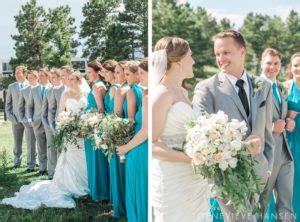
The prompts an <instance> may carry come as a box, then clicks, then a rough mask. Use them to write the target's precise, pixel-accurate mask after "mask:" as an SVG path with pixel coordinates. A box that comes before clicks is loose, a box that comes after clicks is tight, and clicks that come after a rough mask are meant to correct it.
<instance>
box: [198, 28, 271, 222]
mask: <svg viewBox="0 0 300 222" xmlns="http://www.w3.org/2000/svg"><path fill="white" fill-rule="evenodd" d="M213 41H214V53H215V56H216V62H217V65H218V67H219V69H220V72H219V73H218V74H215V75H214V76H212V77H211V78H209V79H207V80H204V81H202V82H200V83H198V84H197V86H196V88H195V93H194V98H193V105H194V106H195V108H198V109H200V110H201V111H202V112H204V111H205V112H208V113H217V112H218V111H219V110H222V111H224V112H225V113H226V114H227V115H228V117H229V119H237V120H239V121H245V122H246V124H247V128H248V130H247V134H246V137H248V136H250V135H257V136H259V137H260V139H261V144H262V148H261V150H260V151H254V150H250V152H251V154H252V155H254V156H255V159H256V160H257V161H258V167H257V168H256V169H255V171H256V174H257V175H258V176H260V177H261V179H262V182H264V183H266V182H267V180H268V177H269V176H270V174H271V171H272V167H273V153H274V141H273V137H272V91H271V86H270V84H269V83H268V82H266V81H254V79H252V78H251V77H250V76H249V74H248V73H247V71H246V70H245V67H244V61H245V57H246V43H245V40H244V38H243V36H242V34H241V33H239V32H237V31H234V30H226V31H222V32H220V33H218V34H216V35H215V36H214V37H213ZM260 188H261V191H262V190H263V189H264V186H262V187H260ZM250 201H251V200H249V204H251V203H250ZM218 202H219V204H220V207H221V210H222V213H223V216H224V218H225V221H256V218H255V215H251V212H248V214H238V213H237V212H236V209H234V208H233V207H232V205H230V204H228V203H227V202H228V201H227V200H222V199H218Z"/></svg>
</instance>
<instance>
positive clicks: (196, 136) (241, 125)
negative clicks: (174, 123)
mask: <svg viewBox="0 0 300 222" xmlns="http://www.w3.org/2000/svg"><path fill="white" fill-rule="evenodd" d="M187 128H188V131H187V138H186V141H185V144H184V149H185V152H186V154H187V155H188V156H190V157H191V158H192V162H193V168H194V170H195V173H196V174H201V175H202V176H203V177H204V178H208V179H212V180H213V181H214V184H213V185H212V186H211V193H212V196H213V197H219V198H221V199H224V200H226V201H228V204H231V205H232V206H233V207H234V208H235V209H236V210H237V212H239V213H246V212H249V210H250V211H251V210H252V213H253V214H254V213H255V212H257V211H258V203H257V199H258V195H259V193H260V192H259V186H260V185H261V182H260V178H259V177H258V176H257V175H256V174H255V172H254V168H255V166H256V164H257V161H256V160H255V159H254V158H253V157H252V156H251V154H250V152H249V150H248V147H247V144H246V143H244V142H243V137H244V136H245V134H246V131H247V127H246V123H245V122H244V121H242V122H239V121H238V120H235V119H233V120H231V121H229V120H228V116H227V115H226V114H225V113H224V112H222V111H219V112H218V113H217V114H211V115H208V114H207V115H204V116H201V117H199V118H198V119H197V120H193V121H191V122H190V123H189V124H188V126H187ZM252 199H254V200H256V203H255V205H254V207H253V209H249V208H250V206H248V202H247V200H252Z"/></svg>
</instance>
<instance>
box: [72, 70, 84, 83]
mask: <svg viewBox="0 0 300 222" xmlns="http://www.w3.org/2000/svg"><path fill="white" fill-rule="evenodd" d="M71 75H74V76H75V77H76V79H77V80H78V81H79V82H80V83H82V78H83V77H82V75H81V73H80V72H78V71H75V72H73V73H72V74H71Z"/></svg>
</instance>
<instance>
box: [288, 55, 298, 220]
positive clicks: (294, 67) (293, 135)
mask: <svg viewBox="0 0 300 222" xmlns="http://www.w3.org/2000/svg"><path fill="white" fill-rule="evenodd" d="M290 73H291V75H290V77H291V78H293V81H292V82H291V84H290V87H289V96H288V98H287V102H288V109H289V112H290V116H291V117H294V120H295V124H296V125H295V129H294V131H293V132H287V141H288V143H289V146H290V149H291V151H292V155H293V157H294V189H293V208H294V214H295V217H296V219H295V221H296V222H300V115H299V113H300V52H298V53H296V54H294V55H293V56H292V58H291V72H290Z"/></svg>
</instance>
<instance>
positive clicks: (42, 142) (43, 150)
mask: <svg viewBox="0 0 300 222" xmlns="http://www.w3.org/2000/svg"><path fill="white" fill-rule="evenodd" d="M33 131H34V135H35V138H36V144H37V150H38V158H39V170H40V171H45V170H46V169H47V140H46V133H45V129H44V126H43V124H40V125H39V126H34V127H33Z"/></svg>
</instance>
